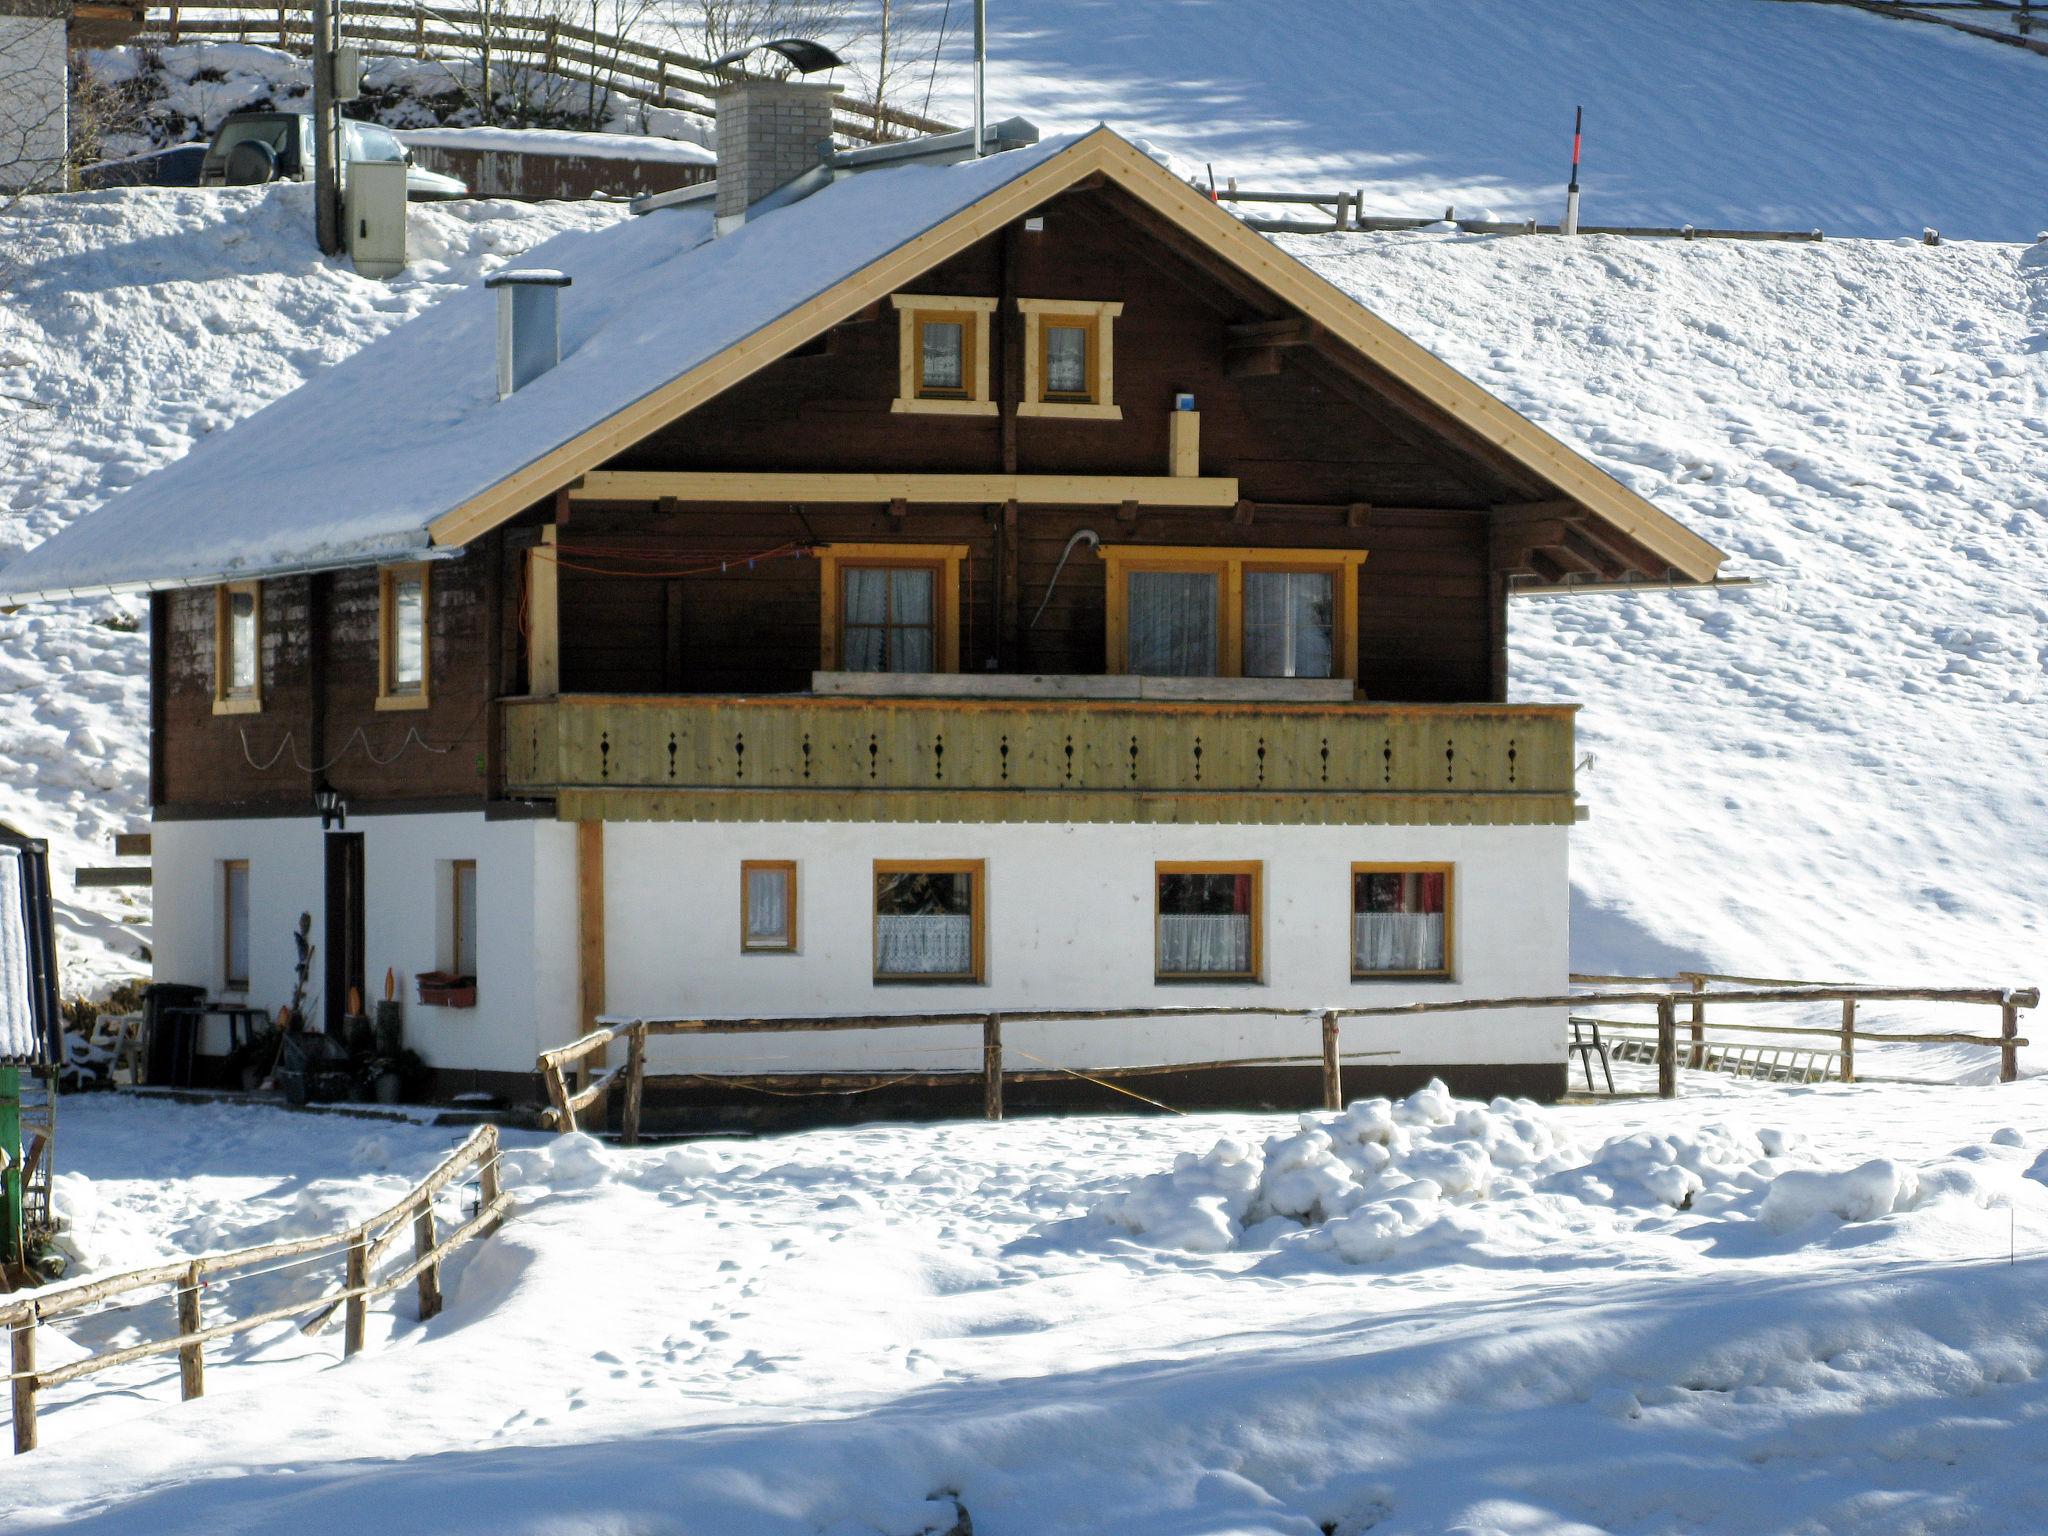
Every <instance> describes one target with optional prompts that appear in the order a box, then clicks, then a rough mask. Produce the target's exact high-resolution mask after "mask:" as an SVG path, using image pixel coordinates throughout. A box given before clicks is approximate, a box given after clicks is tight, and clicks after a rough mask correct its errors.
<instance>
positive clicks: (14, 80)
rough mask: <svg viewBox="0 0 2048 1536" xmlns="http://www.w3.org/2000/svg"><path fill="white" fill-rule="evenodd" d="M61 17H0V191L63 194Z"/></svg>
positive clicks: (64, 62)
mask: <svg viewBox="0 0 2048 1536" xmlns="http://www.w3.org/2000/svg"><path fill="white" fill-rule="evenodd" d="M68 62H69V61H68V59H67V57H66V53H65V31H64V18H63V17H61V16H13V15H6V14H0V192H19V191H23V190H33V191H57V192H61V191H62V190H63V189H64V154H65V136H66V132H67V125H66V115H65V106H66V101H67V76H66V70H67V68H68Z"/></svg>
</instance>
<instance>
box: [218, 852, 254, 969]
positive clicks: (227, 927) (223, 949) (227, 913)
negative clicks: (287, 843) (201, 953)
mask: <svg viewBox="0 0 2048 1536" xmlns="http://www.w3.org/2000/svg"><path fill="white" fill-rule="evenodd" d="M236 870H240V871H241V873H242V894H243V901H244V905H245V906H246V904H247V900H248V892H249V861H248V860H247V859H222V860H221V861H220V989H221V991H223V992H241V993H244V994H246V993H247V992H248V990H249V978H248V977H247V976H237V975H235V974H234V953H235V885H234V871H236ZM248 916H249V914H248V913H247V912H244V914H243V917H244V920H245V921H246V920H247V919H248ZM242 948H243V951H244V953H247V952H248V950H249V935H248V934H244V935H242ZM245 969H246V966H245Z"/></svg>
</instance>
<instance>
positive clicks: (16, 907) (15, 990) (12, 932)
mask: <svg viewBox="0 0 2048 1536" xmlns="http://www.w3.org/2000/svg"><path fill="white" fill-rule="evenodd" d="M28 972H29V964H28V893H27V889H26V886H25V884H24V882H23V879H22V871H21V859H20V857H19V856H18V855H17V854H16V853H15V851H14V850H13V849H12V848H0V1055H4V1056H28V1055H31V1054H33V1053H34V1052H35V1049H36V1022H35V1014H34V1011H33V1008H32V1007H31V999H30V996H29V984H28Z"/></svg>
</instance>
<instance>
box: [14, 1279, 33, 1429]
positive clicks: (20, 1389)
mask: <svg viewBox="0 0 2048 1536" xmlns="http://www.w3.org/2000/svg"><path fill="white" fill-rule="evenodd" d="M9 1353H10V1358H11V1359H12V1361H13V1369H14V1454H15V1455H17V1456H19V1455H20V1454H21V1453H22V1452H23V1451H32V1450H34V1449H35V1448H36V1313H35V1308H33V1307H31V1308H29V1313H28V1316H27V1317H25V1318H23V1319H22V1320H21V1321H20V1322H19V1323H17V1324H15V1326H14V1348H13V1349H12V1350H11V1351H10V1352H9Z"/></svg>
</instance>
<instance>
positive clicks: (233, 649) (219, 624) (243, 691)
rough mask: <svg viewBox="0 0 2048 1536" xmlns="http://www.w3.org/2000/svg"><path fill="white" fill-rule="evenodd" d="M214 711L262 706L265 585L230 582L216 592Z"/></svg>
mask: <svg viewBox="0 0 2048 1536" xmlns="http://www.w3.org/2000/svg"><path fill="white" fill-rule="evenodd" d="M213 633H214V646H213V712H214V713H215V714H217V715H247V714H254V713H256V712H257V711H258V710H260V709H262V708H263V587H262V584H261V583H260V582H254V581H231V582H229V583H228V584H227V585H226V586H223V587H218V588H216V589H215V591H214V621H213Z"/></svg>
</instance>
